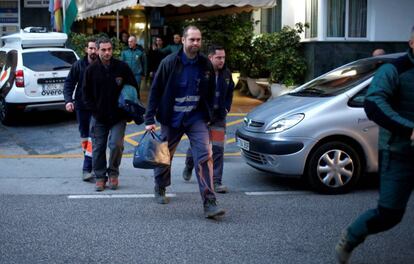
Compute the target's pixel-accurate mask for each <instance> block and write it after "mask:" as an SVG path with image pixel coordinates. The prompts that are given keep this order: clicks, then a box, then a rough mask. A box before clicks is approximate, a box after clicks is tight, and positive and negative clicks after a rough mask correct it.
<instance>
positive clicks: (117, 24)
mask: <svg viewBox="0 0 414 264" xmlns="http://www.w3.org/2000/svg"><path fill="white" fill-rule="evenodd" d="M116 38H117V39H119V11H116Z"/></svg>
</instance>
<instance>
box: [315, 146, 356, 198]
mask: <svg viewBox="0 0 414 264" xmlns="http://www.w3.org/2000/svg"><path fill="white" fill-rule="evenodd" d="M307 173H308V180H309V183H310V185H311V187H312V188H314V189H315V190H317V191H319V192H322V193H331V194H335V193H344V192H347V191H349V190H350V189H351V188H352V187H353V186H354V185H355V184H356V183H357V181H358V180H359V178H360V176H361V161H360V158H359V155H358V153H357V152H356V151H355V150H354V148H353V147H351V146H350V145H348V144H346V143H343V142H328V143H325V144H322V145H321V146H319V147H318V148H317V149H316V150H315V151H314V152H312V153H311V155H310V158H309V164H308V170H307Z"/></svg>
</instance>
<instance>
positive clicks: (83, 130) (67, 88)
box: [63, 39, 98, 181]
mask: <svg viewBox="0 0 414 264" xmlns="http://www.w3.org/2000/svg"><path fill="white" fill-rule="evenodd" d="M95 41H96V40H95V39H88V40H87V41H86V47H85V54H86V55H85V57H84V58H83V59H81V60H78V61H76V62H75V63H74V64H73V65H72V68H71V69H70V72H69V75H68V76H67V78H66V80H65V84H64V87H63V96H64V98H65V107H66V111H68V112H73V111H76V119H77V120H78V123H79V133H80V137H81V146H82V151H83V155H84V158H83V168H82V179H83V180H84V181H89V180H91V179H93V174H92V141H91V138H90V137H89V125H90V121H91V112H90V111H89V110H88V109H86V108H85V105H84V103H83V99H82V83H83V78H84V74H85V70H86V67H88V66H89V64H91V63H92V62H94V61H95V60H96V59H97V58H98V54H97V51H96V43H95ZM73 92H75V96H73Z"/></svg>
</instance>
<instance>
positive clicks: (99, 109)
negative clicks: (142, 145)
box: [83, 37, 139, 191]
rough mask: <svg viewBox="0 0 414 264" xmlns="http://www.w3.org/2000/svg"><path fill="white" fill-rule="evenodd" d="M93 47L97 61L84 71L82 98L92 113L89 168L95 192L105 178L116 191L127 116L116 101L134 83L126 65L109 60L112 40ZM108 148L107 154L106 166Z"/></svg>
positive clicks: (103, 185) (102, 39) (104, 182)
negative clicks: (90, 163)
mask: <svg viewBox="0 0 414 264" xmlns="http://www.w3.org/2000/svg"><path fill="white" fill-rule="evenodd" d="M96 43H97V45H96V46H97V49H98V54H99V59H98V60H97V61H96V62H95V63H93V64H91V65H90V66H89V67H88V68H87V69H86V72H85V79H84V82H83V98H84V102H85V105H86V106H87V108H88V109H90V111H91V112H92V120H91V137H92V166H93V170H94V173H95V176H96V191H103V190H104V189H105V184H106V179H107V176H108V177H109V186H110V188H111V189H113V190H115V189H117V188H118V176H119V165H120V164H121V158H122V152H123V150H124V135H125V127H126V119H127V115H126V112H124V111H123V110H122V109H121V108H119V107H118V98H119V95H120V93H121V90H122V87H123V86H124V85H125V84H129V85H132V86H134V87H135V88H137V82H136V80H135V78H134V74H133V73H132V71H131V69H130V68H129V67H128V65H127V64H126V63H125V62H122V61H120V60H117V59H114V58H112V42H111V40H109V39H108V38H105V37H104V38H100V39H98V41H97V42H96ZM138 96H139V95H138ZM108 138H109V143H108ZM107 144H108V147H109V151H110V152H109V160H108V165H107V162H106V147H107Z"/></svg>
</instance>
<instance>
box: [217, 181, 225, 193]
mask: <svg viewBox="0 0 414 264" xmlns="http://www.w3.org/2000/svg"><path fill="white" fill-rule="evenodd" d="M214 191H215V192H216V193H226V192H228V189H227V186H226V185H223V184H220V183H215V184H214Z"/></svg>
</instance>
